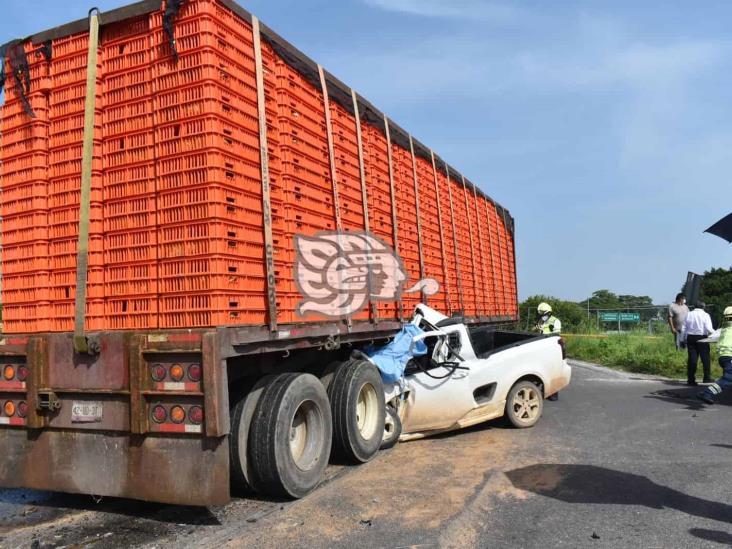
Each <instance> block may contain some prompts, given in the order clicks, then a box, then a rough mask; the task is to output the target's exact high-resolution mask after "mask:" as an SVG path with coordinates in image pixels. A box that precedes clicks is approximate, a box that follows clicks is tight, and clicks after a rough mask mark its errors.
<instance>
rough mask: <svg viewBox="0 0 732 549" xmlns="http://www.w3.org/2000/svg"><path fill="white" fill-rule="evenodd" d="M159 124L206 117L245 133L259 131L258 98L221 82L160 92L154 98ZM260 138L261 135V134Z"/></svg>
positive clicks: (254, 93)
mask: <svg viewBox="0 0 732 549" xmlns="http://www.w3.org/2000/svg"><path fill="white" fill-rule="evenodd" d="M153 102H154V106H155V117H156V121H157V122H158V123H162V124H164V123H170V122H177V121H180V120H184V119H186V118H192V117H196V116H203V115H208V114H211V115H217V116H221V117H223V118H225V119H226V120H228V121H230V122H231V123H232V124H238V125H239V126H240V127H241V128H243V129H245V130H247V129H248V130H251V131H255V132H256V131H257V129H258V126H257V124H258V122H257V116H258V111H257V96H256V88H254V89H253V93H251V94H249V93H246V94H242V91H241V90H238V91H235V90H232V89H229V88H226V87H224V86H222V85H221V84H219V83H218V82H201V83H196V84H193V85H190V86H186V87H180V88H173V89H170V90H164V91H159V92H157V93H156V94H155V96H154V97H153ZM257 135H258V133H257Z"/></svg>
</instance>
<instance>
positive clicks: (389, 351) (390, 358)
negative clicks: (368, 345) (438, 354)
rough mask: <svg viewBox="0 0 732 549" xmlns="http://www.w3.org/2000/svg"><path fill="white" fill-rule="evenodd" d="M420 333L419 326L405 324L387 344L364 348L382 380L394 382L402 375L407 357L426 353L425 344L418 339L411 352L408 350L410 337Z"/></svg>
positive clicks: (410, 341) (407, 360)
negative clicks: (377, 347)
mask: <svg viewBox="0 0 732 549" xmlns="http://www.w3.org/2000/svg"><path fill="white" fill-rule="evenodd" d="M422 333H423V330H422V329H421V328H419V327H417V326H415V325H414V324H407V325H406V326H404V328H402V330H401V332H399V333H398V334H397V335H396V336H395V337H394V340H393V341H392V342H391V343H389V344H388V345H386V346H384V347H381V348H380V349H366V354H367V355H368V357H369V358H370V359H371V360H372V361H373V362H374V364H376V366H377V367H378V368H379V371H380V372H381V378H382V379H383V380H384V382H386V383H396V382H397V381H399V380H400V379H401V378H402V376H403V375H404V369H405V368H406V367H407V362H409V359H411V358H412V357H415V356H422V355H425V354H427V345H426V344H425V342H424V341H418V342H417V344H416V345H415V346H414V349H413V350H412V352H411V353H410V352H409V346H410V345H411V344H412V338H413V337H414V336H417V335H420V334H422Z"/></svg>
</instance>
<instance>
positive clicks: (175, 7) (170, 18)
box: [163, 0, 185, 61]
mask: <svg viewBox="0 0 732 549" xmlns="http://www.w3.org/2000/svg"><path fill="white" fill-rule="evenodd" d="M184 1H185V0H168V2H167V4H166V6H165V12H164V13H163V30H164V31H165V34H166V35H167V36H168V44H169V45H170V52H171V53H172V54H173V59H175V60H176V61H178V48H177V47H176V42H175V19H176V17H178V12H179V11H180V8H181V6H182V5H183V2H184Z"/></svg>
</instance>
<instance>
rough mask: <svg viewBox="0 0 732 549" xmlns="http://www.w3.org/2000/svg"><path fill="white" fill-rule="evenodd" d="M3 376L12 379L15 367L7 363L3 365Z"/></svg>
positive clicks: (8, 379)
mask: <svg viewBox="0 0 732 549" xmlns="http://www.w3.org/2000/svg"><path fill="white" fill-rule="evenodd" d="M3 377H4V378H5V379H6V380H7V381H10V380H11V379H13V378H14V377H15V368H13V367H12V366H9V365H8V366H5V368H3Z"/></svg>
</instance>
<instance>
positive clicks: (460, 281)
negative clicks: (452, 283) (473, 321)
mask: <svg viewBox="0 0 732 549" xmlns="http://www.w3.org/2000/svg"><path fill="white" fill-rule="evenodd" d="M445 181H447V196H449V197H450V220H451V221H452V243H453V245H454V246H455V251H454V253H453V254H452V255H453V256H454V257H455V270H456V271H457V283H458V298H459V299H460V307H461V309H462V312H463V314H464V313H465V299H464V296H463V276H462V273H461V272H460V248H458V237H457V228H456V227H455V208H454V207H453V203H452V185H450V168H449V167H448V166H447V163H445Z"/></svg>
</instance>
